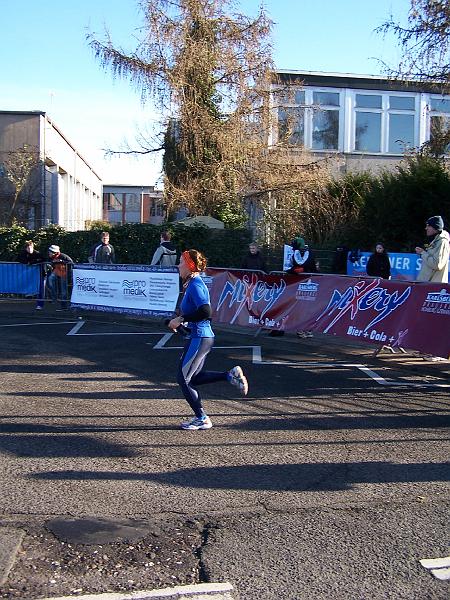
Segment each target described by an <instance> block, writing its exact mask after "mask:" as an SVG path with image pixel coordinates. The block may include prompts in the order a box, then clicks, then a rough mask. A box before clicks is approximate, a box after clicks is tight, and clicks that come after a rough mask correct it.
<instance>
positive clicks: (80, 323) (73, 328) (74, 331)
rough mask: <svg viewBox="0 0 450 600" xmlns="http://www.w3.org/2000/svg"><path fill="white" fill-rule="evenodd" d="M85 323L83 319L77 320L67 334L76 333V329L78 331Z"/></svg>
mask: <svg viewBox="0 0 450 600" xmlns="http://www.w3.org/2000/svg"><path fill="white" fill-rule="evenodd" d="M84 324H85V321H79V322H78V323H77V324H76V325H74V327H72V329H71V330H70V331H69V333H68V334H67V335H76V333H77V331H79V330H80V329H81V328H82V327H83V325H84Z"/></svg>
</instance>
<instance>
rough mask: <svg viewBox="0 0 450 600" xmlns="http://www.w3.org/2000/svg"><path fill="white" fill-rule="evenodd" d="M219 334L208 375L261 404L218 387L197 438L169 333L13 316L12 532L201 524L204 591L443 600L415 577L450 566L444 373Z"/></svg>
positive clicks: (432, 585) (6, 457)
mask: <svg viewBox="0 0 450 600" xmlns="http://www.w3.org/2000/svg"><path fill="white" fill-rule="evenodd" d="M216 333H217V340H216V348H215V349H214V351H213V352H212V354H211V355H210V357H209V359H208V368H209V369H217V370H223V369H228V368H230V367H231V366H233V365H235V364H240V365H241V366H242V367H243V369H244V371H245V372H246V374H247V375H248V379H249V383H250V392H249V395H248V397H247V398H246V399H242V398H240V397H239V396H238V395H237V393H236V390H235V388H232V387H231V386H229V385H228V384H220V385H214V386H209V387H205V388H204V390H203V398H204V402H205V407H206V409H207V411H208V414H209V415H210V417H211V419H212V421H213V424H214V427H213V428H212V429H211V430H209V431H199V432H186V431H182V430H180V429H178V425H179V422H180V421H181V420H182V419H183V418H184V417H186V416H188V415H189V408H188V407H187V405H186V403H185V402H184V400H183V399H182V396H181V394H180V391H179V389H178V387H177V385H176V381H175V371H176V366H177V362H178V358H179V354H180V352H181V349H180V346H181V344H182V340H181V338H180V337H179V336H172V337H170V336H167V330H166V329H164V327H163V326H162V325H161V324H160V323H133V322H114V321H113V319H111V320H110V321H108V320H106V321H104V320H101V319H100V318H99V319H98V320H97V319H95V318H93V319H90V320H88V321H86V322H85V321H77V319H76V317H74V316H73V314H72V313H70V312H69V313H58V314H54V313H51V312H50V311H47V312H45V311H43V312H42V313H39V314H38V315H35V314H31V310H29V311H27V310H22V313H20V312H18V311H12V313H8V311H7V310H6V309H5V307H3V308H2V310H0V334H1V340H2V343H1V348H0V358H1V365H0V377H1V379H0V381H1V385H0V473H1V495H0V515H1V516H2V524H7V525H8V524H9V525H11V524H12V525H14V526H16V527H23V528H24V529H25V530H27V527H28V528H29V529H28V530H27V531H28V532H30V531H31V529H33V527H34V528H35V527H36V526H37V525H36V524H39V523H44V522H45V521H46V520H48V519H51V518H55V517H64V518H67V517H72V518H73V517H77V518H78V517H97V518H99V517H100V518H103V519H111V520H114V519H115V520H120V519H122V520H123V519H137V520H140V521H142V522H144V521H146V520H147V521H148V520H149V519H150V520H152V522H154V523H156V522H159V523H166V524H167V523H176V524H177V527H179V528H181V530H183V527H190V526H191V525H192V523H196V524H197V525H198V524H199V525H198V528H197V530H196V531H197V533H196V535H197V537H198V540H197V541H196V543H197V544H198V545H197V547H196V549H195V550H194V551H193V552H194V554H195V556H196V557H197V558H198V564H199V566H198V569H197V575H196V576H195V577H194V580H198V581H230V582H231V583H232V584H233V586H234V588H235V597H236V598H241V599H242V600H253V599H259V598H261V599H264V600H266V599H267V600H271V599H274V600H275V599H277V600H278V599H281V598H282V599H288V600H289V599H292V600H297V599H303V598H314V599H316V598H317V599H321V598H328V599H330V598H331V599H339V600H340V599H355V598H357V599H360V598H361V599H363V598H364V599H366V598H367V599H381V598H395V599H403V598H404V599H408V600H410V599H413V598H414V599H421V600H423V599H428V598H433V599H441V598H442V599H444V598H448V596H449V591H450V590H449V583H448V582H446V581H439V580H437V579H435V578H434V577H433V576H432V575H431V574H430V573H429V572H428V571H426V570H425V569H423V568H422V567H421V566H420V564H419V562H418V561H419V559H421V558H436V557H439V556H449V555H450V531H449V524H450V517H449V507H450V494H449V489H450V485H449V482H450V463H449V462H448V459H449V455H450V452H449V450H450V444H449V436H448V433H449V427H450V414H449V408H450V398H449V396H450V395H449V389H450V388H449V384H450V380H449V376H448V365H447V363H441V364H437V365H426V364H425V363H424V362H423V361H420V360H417V359H413V358H411V357H408V356H406V357H404V356H398V355H395V356H388V355H386V356H384V357H382V358H375V357H373V355H372V348H371V347H356V346H355V347H351V348H345V347H343V346H342V345H341V344H339V343H337V341H336V340H327V339H326V338H325V337H324V336H322V337H316V338H313V339H312V340H310V339H306V340H298V339H297V338H295V337H292V336H284V337H283V338H270V337H268V336H267V335H265V334H262V335H260V336H258V337H254V336H253V335H251V334H250V333H242V332H233V331H231V330H228V331H223V330H222V331H219V330H216ZM186 524H187V525H186ZM197 525H196V526H197ZM30 528H31V529H30ZM33 531H35V529H33ZM188 537H189V536H188ZM194 546H195V544H193V545H192V547H194ZM19 560H22V562H23V561H24V560H25V558H24V557H23V556H22V557H20V556H19ZM15 568H17V569H18V568H19V567H17V566H16V567H15ZM182 568H183V569H184V568H186V569H187V568H189V569H191V570H192V565H191V563H189V565H187V566H186V565H185V566H182V567H178V569H179V570H180V569H182ZM10 577H11V578H12V579H11V580H13V579H14V577H15V571H14V568H13V570H12V571H11V575H10ZM150 580H151V578H150V579H149V580H148V581H150ZM161 581H162V580H161ZM178 581H190V580H189V578H188V577H187V578H185V579H184V580H183V578H181V579H177V582H178ZM156 583H158V581H156ZM105 585H106V584H105ZM134 585H137V584H136V583H133V584H130V586H129V589H134V588H133V586H134ZM107 586H108V589H111V583H110V581H109V580H108V583H107ZM94 587H95V586H94ZM87 588H88V591H89V589H94V588H93V586H92V585H91V587H90V588H89V584H87ZM4 589H5V590H6V588H4ZM40 589H41V588H40ZM44 589H45V591H46V593H47V592H48V595H52V594H53V595H63V594H62V593H61V587H60V586H59V587H58V584H57V583H56V584H54V586H53V588H52V586H51V585H50V584H49V586H48V588H44V587H43V588H42V590H44ZM85 589H86V588H85ZM96 589H97V590H98V589H101V577H100V579H97V581H96ZM52 590H54V591H52ZM0 591H3V588H0ZM69 591H70V590H65V593H68V592H69ZM105 591H106V589H105ZM56 592H57V593H58V594H57V593H56ZM36 593H37V592H36ZM3 597H18V596H17V594H16V595H15V593H13V591H10V592H9V595H8V591H7V590H6V591H3ZM19 597H20V596H19ZM24 597H25V596H24ZM33 597H42V596H39V595H34V596H33Z"/></svg>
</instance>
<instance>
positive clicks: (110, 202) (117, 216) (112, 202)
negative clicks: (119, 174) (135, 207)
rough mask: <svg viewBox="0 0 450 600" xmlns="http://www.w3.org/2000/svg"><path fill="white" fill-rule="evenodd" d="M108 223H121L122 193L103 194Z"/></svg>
mask: <svg viewBox="0 0 450 600" xmlns="http://www.w3.org/2000/svg"><path fill="white" fill-rule="evenodd" d="M105 196H106V210H107V219H108V222H109V223H122V194H113V193H111V194H105Z"/></svg>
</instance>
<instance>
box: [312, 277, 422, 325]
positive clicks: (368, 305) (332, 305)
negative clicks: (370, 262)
mask: <svg viewBox="0 0 450 600" xmlns="http://www.w3.org/2000/svg"><path fill="white" fill-rule="evenodd" d="M380 281H381V280H380V279H375V280H374V281H365V280H362V281H358V283H356V284H355V285H354V286H351V287H348V288H347V289H346V290H345V291H344V292H340V291H339V290H336V289H335V290H334V291H333V293H332V295H331V299H330V301H329V303H328V306H327V307H326V309H325V310H324V311H323V312H322V314H321V315H319V317H318V318H317V319H316V320H317V321H319V320H320V319H322V318H324V317H333V318H332V320H331V322H330V323H329V325H328V326H327V327H326V328H325V329H324V333H327V332H328V331H329V330H330V329H331V328H332V327H333V326H334V325H335V324H336V323H337V322H338V321H339V320H340V319H341V318H342V317H344V316H345V315H347V316H350V319H351V320H352V321H353V320H354V319H355V317H356V315H357V314H358V313H359V311H360V310H361V311H365V310H372V311H375V313H376V314H375V317H374V318H373V319H372V320H371V321H370V323H368V324H367V325H366V327H365V328H364V329H363V330H361V331H364V332H366V331H367V330H368V329H370V328H371V327H373V326H374V325H375V324H376V323H379V322H380V321H382V320H383V319H385V318H386V317H388V316H389V315H391V314H392V313H393V312H394V311H395V310H397V309H398V308H399V307H400V306H402V304H404V303H405V302H406V300H407V299H408V298H409V296H410V295H411V290H412V287H411V286H408V287H407V288H405V290H404V291H403V292H402V293H401V294H399V292H398V290H395V292H393V293H390V292H388V290H386V289H385V288H383V287H380ZM333 315H334V316H333ZM350 335H352V333H350ZM353 335H355V334H354V333H353Z"/></svg>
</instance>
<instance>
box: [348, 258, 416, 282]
mask: <svg viewBox="0 0 450 600" xmlns="http://www.w3.org/2000/svg"><path fill="white" fill-rule="evenodd" d="M371 254H372V252H360V258H359V260H358V261H357V262H354V263H352V262H351V261H349V260H348V261H347V275H355V276H356V275H366V268H367V261H368V260H369V257H370V255H371ZM389 263H390V265H391V278H392V279H400V280H403V281H415V280H416V279H417V276H418V274H419V271H420V267H421V266H422V259H421V257H420V256H419V255H418V254H408V253H402V252H389Z"/></svg>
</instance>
